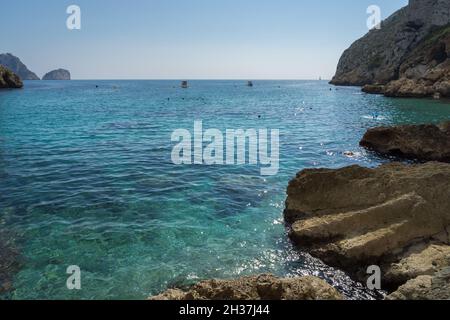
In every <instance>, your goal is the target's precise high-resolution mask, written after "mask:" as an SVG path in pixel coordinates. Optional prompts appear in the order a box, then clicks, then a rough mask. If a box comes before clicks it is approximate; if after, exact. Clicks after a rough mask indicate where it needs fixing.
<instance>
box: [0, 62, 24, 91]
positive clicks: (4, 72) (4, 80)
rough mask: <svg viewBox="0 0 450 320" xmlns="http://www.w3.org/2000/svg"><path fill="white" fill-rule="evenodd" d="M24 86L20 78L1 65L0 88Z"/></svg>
mask: <svg viewBox="0 0 450 320" xmlns="http://www.w3.org/2000/svg"><path fill="white" fill-rule="evenodd" d="M22 87H23V83H22V81H21V80H20V78H19V77H18V76H17V75H16V74H14V73H13V72H11V71H10V70H8V69H7V68H5V67H3V66H1V65H0V89H8V88H22Z"/></svg>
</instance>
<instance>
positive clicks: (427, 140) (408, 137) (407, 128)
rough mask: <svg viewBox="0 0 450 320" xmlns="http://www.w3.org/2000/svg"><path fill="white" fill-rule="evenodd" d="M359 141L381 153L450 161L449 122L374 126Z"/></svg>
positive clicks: (408, 157)
mask: <svg viewBox="0 0 450 320" xmlns="http://www.w3.org/2000/svg"><path fill="white" fill-rule="evenodd" d="M360 144H361V146H363V147H365V148H368V149H369V150H373V151H375V152H377V153H379V154H382V155H387V156H394V157H400V158H406V159H414V160H422V161H442V162H450V122H446V123H443V124H441V125H439V126H437V125H433V124H429V125H403V126H394V127H378V128H373V129H369V130H368V131H367V132H366V134H365V135H364V137H363V139H362V140H361V142H360Z"/></svg>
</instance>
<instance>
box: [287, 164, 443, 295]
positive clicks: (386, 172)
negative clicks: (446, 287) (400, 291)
mask: <svg viewBox="0 0 450 320" xmlns="http://www.w3.org/2000/svg"><path fill="white" fill-rule="evenodd" d="M287 194H288V197H287V200H286V210H285V219H286V221H288V222H289V223H290V225H291V231H290V237H291V239H292V240H293V241H294V242H295V243H296V244H297V246H298V247H300V248H302V249H304V250H307V251H308V252H310V253H311V254H312V255H314V256H316V257H318V258H320V259H322V260H323V261H324V262H325V263H327V264H329V265H330V266H333V267H338V268H341V269H343V270H344V271H347V272H348V273H349V274H350V275H352V276H353V277H354V278H355V279H357V280H360V281H363V282H365V281H366V280H367V279H368V277H369V275H368V274H367V268H368V267H369V266H372V265H378V266H379V267H380V268H381V270H382V289H384V290H387V291H389V292H391V291H395V290H396V289H397V288H398V287H399V286H402V285H405V284H406V283H407V282H409V281H411V280H414V279H416V278H418V277H420V276H429V277H434V276H435V275H436V274H437V273H438V272H441V271H442V270H444V269H445V268H447V267H450V246H449V245H450V236H449V234H450V200H449V199H450V164H446V163H439V162H428V163H426V164H417V165H406V164H401V163H391V164H386V165H382V166H380V167H378V168H375V169H369V168H363V167H360V166H351V167H346V168H342V169H337V170H331V169H311V170H303V171H302V172H300V173H299V174H298V175H297V176H296V178H294V179H293V180H292V181H291V182H290V183H289V187H288V190H287ZM419 280H420V279H419ZM430 281H431V280H430ZM415 283H416V284H417V285H419V284H420V283H422V282H421V281H418V280H417V281H416V282H415ZM430 283H431V282H430ZM409 284H410V285H411V286H413V285H414V283H411V282H410V283H409ZM416 289H417V290H418V288H416ZM430 290H431V291H433V286H431V285H430ZM431 291H430V292H431ZM408 292H409V294H411V289H409V290H408ZM430 294H431V293H430ZM446 297H448V298H450V291H449V292H447V293H446Z"/></svg>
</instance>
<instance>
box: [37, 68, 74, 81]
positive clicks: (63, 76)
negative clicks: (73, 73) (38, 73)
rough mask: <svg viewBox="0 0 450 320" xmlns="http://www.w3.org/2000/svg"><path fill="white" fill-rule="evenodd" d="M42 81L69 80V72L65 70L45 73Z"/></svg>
mask: <svg viewBox="0 0 450 320" xmlns="http://www.w3.org/2000/svg"><path fill="white" fill-rule="evenodd" d="M42 80H70V72H69V71H68V70H65V69H57V70H53V71H50V72H49V73H47V74H46V75H45V76H44V77H43V78H42Z"/></svg>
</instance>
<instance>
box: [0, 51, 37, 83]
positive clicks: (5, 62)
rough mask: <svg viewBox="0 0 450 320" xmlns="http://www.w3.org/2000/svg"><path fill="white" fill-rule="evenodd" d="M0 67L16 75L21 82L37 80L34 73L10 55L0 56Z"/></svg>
mask: <svg viewBox="0 0 450 320" xmlns="http://www.w3.org/2000/svg"><path fill="white" fill-rule="evenodd" d="M0 65H2V66H4V67H6V68H7V69H9V70H10V71H12V72H14V73H15V74H17V75H18V76H19V77H20V79H22V80H39V77H38V76H37V75H36V74H35V73H34V72H32V71H30V70H28V68H27V66H26V65H25V64H23V63H22V61H20V59H19V58H18V57H16V56H14V55H12V54H11V53H3V54H0Z"/></svg>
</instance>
